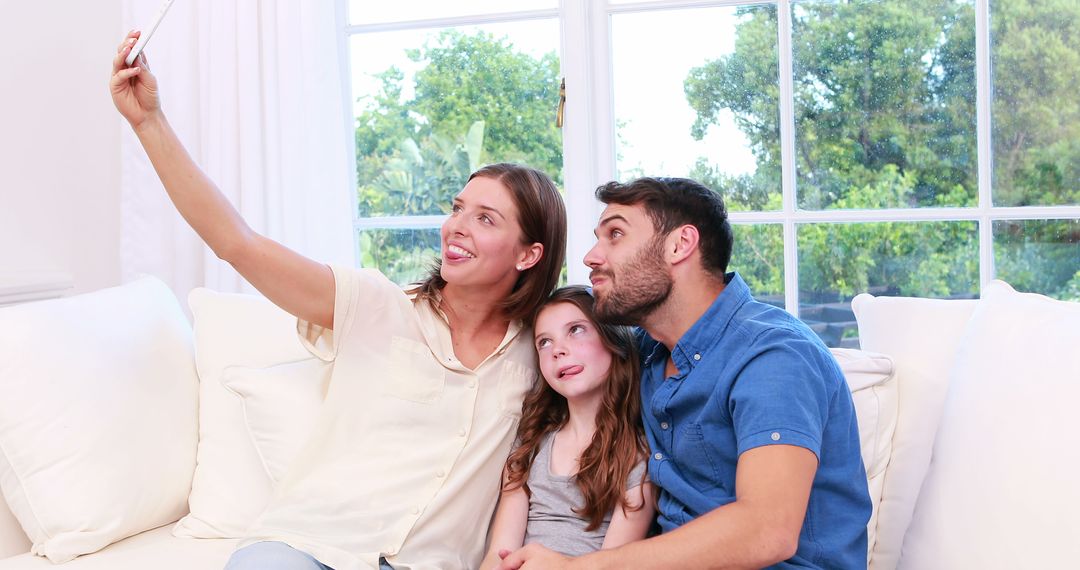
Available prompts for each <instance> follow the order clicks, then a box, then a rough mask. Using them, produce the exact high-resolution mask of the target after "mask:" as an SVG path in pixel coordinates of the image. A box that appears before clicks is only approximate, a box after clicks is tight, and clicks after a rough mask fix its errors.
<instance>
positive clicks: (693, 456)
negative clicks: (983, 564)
mask: <svg viewBox="0 0 1080 570" xmlns="http://www.w3.org/2000/svg"><path fill="white" fill-rule="evenodd" d="M639 335H640V347H641V355H642V382H641V401H642V415H643V418H644V422H645V432H646V435H647V436H648V439H649V445H650V446H651V448H652V450H651V456H650V457H649V477H650V478H651V479H652V481H653V482H654V483H656V484H657V485H658V486H659V487H660V494H659V521H660V526H661V527H662V529H663V531H664V532H668V531H670V530H673V529H675V528H677V527H679V526H680V525H683V524H686V523H687V522H690V521H691V520H693V519H694V518H696V517H699V516H701V515H703V514H705V513H707V512H709V511H711V510H713V509H715V508H717V507H720V506H723V505H726V504H728V503H731V502H734V501H735V468H736V464H737V462H738V460H739V455H740V454H742V453H743V452H744V451H747V450H750V449H753V448H756V447H760V446H763V445H777V444H784V445H796V446H799V447H804V448H806V449H809V450H810V451H812V452H813V453H814V454H815V455H817V457H818V469H817V473H816V475H815V476H814V482H813V487H812V489H811V492H810V504H809V506H808V508H807V512H806V518H805V520H804V521H803V527H802V532H801V534H800V536H799V547H798V551H797V552H796V554H795V556H794V557H793V558H791V559H789V560H787V561H785V562H782V563H780V564H777V565H776V566H774V568H859V569H865V568H866V548H867V544H866V543H867V536H866V523H867V521H869V520H870V510H871V505H870V495H869V491H868V489H867V483H866V471H865V469H864V467H863V463H862V456H861V454H860V451H859V431H858V425H857V423H856V419H855V407H854V404H852V401H851V392H850V391H849V389H848V387H847V383H846V382H845V380H844V377H843V374H842V373H841V372H840V368H839V366H838V365H837V363H836V360H835V359H834V358H833V356H832V354H831V353H830V352H829V349H828V348H826V347H825V345H824V344H823V343H822V342H821V340H820V339H819V338H818V337H817V335H815V334H814V333H813V332H812V331H811V330H810V329H809V328H807V327H806V325H804V324H803V323H801V322H800V321H799V320H798V319H796V318H795V317H793V316H791V315H790V314H789V313H787V312H786V311H783V310H781V309H777V308H776V307H773V306H770V305H767V304H764V303H760V302H758V301H755V300H754V298H753V297H752V296H751V295H750V290H749V288H747V286H746V283H745V282H743V280H742V278H741V277H739V276H738V274H735V273H729V274H728V275H727V286H726V288H725V289H724V291H723V292H722V293H720V295H719V296H718V297H717V299H716V301H715V302H713V304H712V306H711V307H709V310H708V311H706V313H705V314H704V315H703V316H702V317H701V319H699V320H698V321H697V322H696V323H694V325H693V326H692V327H690V330H688V331H687V332H686V334H685V335H683V337H682V338H681V339H679V341H678V343H677V344H676V345H675V349H674V351H673V352H672V353H671V358H672V360H673V361H674V363H675V366H676V368H677V369H678V372H677V373H676V374H675V375H674V376H672V377H670V378H668V377H665V373H664V372H665V367H666V364H667V358H668V354H669V353H668V350H667V348H666V347H665V346H664V345H662V344H660V343H659V342H657V341H656V340H654V339H652V338H651V337H649V336H648V335H647V334H646V333H644V331H640V332H639Z"/></svg>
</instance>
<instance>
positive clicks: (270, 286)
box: [109, 32, 335, 328]
mask: <svg viewBox="0 0 1080 570" xmlns="http://www.w3.org/2000/svg"><path fill="white" fill-rule="evenodd" d="M138 36H139V34H138V33H137V32H132V33H130V34H128V36H127V38H125V40H124V42H123V43H122V44H120V47H119V49H118V50H117V54H116V57H115V58H114V59H113V66H112V73H113V75H112V79H111V81H110V82H109V87H110V90H111V92H112V98H113V103H114V104H115V105H116V108H117V110H119V111H120V114H122V115H123V116H124V118H125V119H127V120H128V122H129V123H131V127H132V129H134V131H135V134H136V135H137V136H138V137H139V142H141V143H142V146H143V148H144V149H145V150H146V154H147V156H148V157H149V158H150V162H151V163H153V165H154V170H156V171H157V174H158V177H159V178H160V179H161V182H162V184H163V185H164V186H165V190H166V191H167V192H168V194H169V198H170V199H171V200H172V202H173V204H174V205H175V206H176V209H177V210H178V211H179V212H180V215H182V216H183V217H184V220H186V221H187V223H188V224H189V225H191V227H192V229H194V230H195V232H196V233H198V234H199V237H200V238H202V240H203V241H204V242H206V245H208V246H210V249H212V250H213V251H214V253H215V254H216V255H217V256H218V257H219V258H221V259H223V260H225V261H227V262H228V263H229V264H231V265H232V266H233V267H235V268H236V270H237V272H239V273H240V275H243V276H244V278H245V279H247V280H248V282H250V283H251V284H252V285H254V286H255V288H256V289H258V290H259V291H260V292H261V293H262V294H264V295H266V297H267V298H268V299H270V300H271V301H273V302H274V303H275V304H277V305H278V306H279V307H281V308H282V309H285V310H286V311H288V312H289V313H291V314H293V315H295V316H297V317H300V318H302V319H304V320H306V321H309V322H312V323H315V324H317V325H320V326H322V327H325V328H332V327H333V325H334V288H335V285H334V275H333V273H332V272H331V271H330V268H329V267H327V266H326V265H323V264H321V263H317V262H315V261H312V260H310V259H308V258H306V257H304V256H303V255H300V254H299V253H296V252H294V251H292V250H290V249H288V248H287V247H285V246H283V245H281V244H279V243H277V242H275V241H273V240H271V239H268V238H266V237H263V236H261V235H259V234H257V233H255V232H254V231H253V230H252V229H251V228H250V227H249V226H248V225H247V224H246V223H245V222H244V220H243V219H242V218H241V217H240V214H239V213H238V212H237V211H236V209H235V208H233V206H232V204H230V203H229V201H228V199H226V198H225V196H224V195H223V194H222V193H221V191H219V190H218V189H217V187H216V186H215V185H214V183H213V182H212V181H211V180H210V179H209V178H208V177H207V176H206V174H204V173H203V172H202V171H201V170H200V169H199V167H198V165H196V164H195V161H194V160H192V159H191V157H190V156H189V155H188V153H187V150H185V149H184V147H183V145H182V144H181V143H180V139H179V138H178V137H177V136H176V133H175V132H173V130H172V127H171V126H170V125H169V122H168V121H167V120H166V119H165V115H164V113H162V111H161V104H160V101H159V99H158V85H157V79H156V78H154V76H153V74H151V73H150V70H149V69H148V68H147V65H148V64H147V61H146V53H145V52H143V53H142V54H140V55H139V57H138V58H137V59H136V63H135V66H134V67H127V66H126V64H125V63H124V58H126V57H127V54H128V52H129V51H130V50H131V47H132V45H133V44H134V43H135V40H136V39H137V38H138Z"/></svg>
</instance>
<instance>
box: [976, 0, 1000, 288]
mask: <svg viewBox="0 0 1080 570" xmlns="http://www.w3.org/2000/svg"><path fill="white" fill-rule="evenodd" d="M991 101H992V93H991V74H990V0H975V121H976V122H975V132H976V135H975V136H976V149H977V150H976V152H977V156H978V159H977V160H978V185H979V205H978V209H979V284H980V288H981V286H982V285H983V284H986V283H988V282H989V281H990V280H991V279H993V278H994V274H995V271H994V229H993V222H992V221H991V214H992V213H993V206H994V203H993V193H992V190H993V162H992V161H993V146H992V132H991V130H990V126H991V124H990V121H991V113H992V109H991Z"/></svg>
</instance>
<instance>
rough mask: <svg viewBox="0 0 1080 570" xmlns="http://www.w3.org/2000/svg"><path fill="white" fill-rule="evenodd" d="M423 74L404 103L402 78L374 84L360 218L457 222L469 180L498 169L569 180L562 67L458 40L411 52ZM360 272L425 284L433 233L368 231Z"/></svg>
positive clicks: (486, 39) (458, 36)
mask: <svg viewBox="0 0 1080 570" xmlns="http://www.w3.org/2000/svg"><path fill="white" fill-rule="evenodd" d="M406 55H407V57H408V58H409V59H410V60H411V61H413V62H415V63H417V64H421V65H422V67H421V69H420V70H419V71H418V72H417V73H416V75H415V77H414V78H413V84H412V92H413V93H414V95H413V96H412V97H411V98H410V99H408V100H405V98H404V95H403V94H404V93H405V88H404V85H403V83H404V81H405V76H404V73H402V72H401V70H400V69H397V68H396V67H391V68H390V69H387V70H385V71H383V72H381V73H379V74H377V75H376V77H377V78H378V79H379V82H380V88H379V90H378V92H377V93H375V94H374V95H371V96H369V97H367V101H366V103H367V104H366V108H365V109H364V110H363V112H361V113H359V115H358V116H357V119H356V148H357V158H356V173H357V180H358V187H357V202H358V215H359V216H361V217H369V216H380V215H399V216H402V215H432V214H445V213H448V212H449V208H450V205H451V200H452V199H453V196H454V195H455V194H457V192H459V191H460V190H461V188H462V186H464V185H465V182H466V181H467V180H468V177H469V174H471V173H472V172H473V171H475V170H476V169H477V168H479V167H480V166H482V165H483V164H488V163H492V162H523V163H525V164H528V165H530V166H532V167H534V168H538V169H540V170H543V171H545V172H547V173H548V174H549V175H551V176H552V178H554V179H555V180H556V182H559V181H560V180H561V177H562V139H561V133H560V131H559V129H558V128H557V127H555V110H556V105H557V104H558V69H559V63H558V59H557V57H556V55H555V53H554V52H551V53H548V54H546V55H544V56H543V57H541V58H539V59H537V58H534V57H532V56H530V55H528V54H525V53H521V52H519V51H517V50H516V49H515V48H514V46H513V44H511V43H510V42H509V40H508V39H506V38H497V37H495V36H492V35H491V34H487V33H484V32H478V33H476V34H473V35H466V34H463V33H461V32H459V31H456V30H449V31H444V32H442V33H440V34H439V35H437V36H435V37H434V38H432V39H431V40H430V41H429V42H428V43H426V44H425V45H424V46H423V47H422V48H419V49H412V50H407V52H406ZM360 250H361V262H362V264H363V265H364V266H365V267H378V268H379V269H381V270H382V271H383V272H384V273H385V274H386V275H387V276H388V277H390V279H392V280H394V281H396V282H398V283H410V282H414V281H416V280H417V279H419V278H422V277H423V276H424V275H425V274H426V272H427V271H428V269H429V266H430V264H431V262H432V260H433V259H434V258H435V257H436V256H437V255H438V251H439V241H438V232H437V231H434V230H369V231H365V232H364V233H362V234H361V236H360Z"/></svg>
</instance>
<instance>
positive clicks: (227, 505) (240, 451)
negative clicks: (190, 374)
mask: <svg viewBox="0 0 1080 570" xmlns="http://www.w3.org/2000/svg"><path fill="white" fill-rule="evenodd" d="M188 303H189V305H190V307H191V312H192V315H193V316H194V320H195V351H196V367H197V368H198V371H199V379H200V382H201V383H200V388H199V401H200V406H199V451H198V467H197V468H196V470H195V478H194V481H193V483H192V489H191V496H190V497H189V500H188V503H189V505H190V507H191V513H190V514H189V515H188V516H186V517H184V518H183V519H182V520H181V521H180V522H179V523H178V524H177V525H176V528H175V529H174V530H173V532H174V534H176V535H177V536H182V537H193V538H239V537H242V536H244V535H245V534H246V531H247V528H248V527H249V526H250V525H251V523H252V522H253V521H254V520H255V517H257V516H258V515H259V514H260V513H261V512H262V510H263V509H264V508H265V507H266V504H267V502H268V501H269V499H270V494H271V492H272V490H273V484H272V481H271V478H270V476H269V475H268V473H267V469H266V467H264V462H263V458H261V457H260V455H259V453H258V451H257V450H256V448H255V446H254V445H253V444H252V433H251V432H250V431H249V429H248V425H247V422H246V421H245V417H244V412H245V410H244V405H243V401H242V400H241V398H240V397H239V396H238V395H237V394H236V393H234V392H233V391H231V390H230V389H229V388H228V387H226V385H225V382H226V379H227V378H230V377H231V378H234V379H236V378H238V377H240V376H246V377H254V376H260V377H263V378H264V379H265V378H269V379H270V383H271V384H273V385H274V386H280V385H282V384H287V383H288V381H289V380H290V378H289V377H287V376H291V374H288V375H287V374H284V373H285V372H295V373H297V375H298V376H299V377H296V378H291V380H294V381H295V382H296V383H298V384H300V385H305V384H307V385H311V384H313V383H317V381H318V380H317V379H315V380H305V378H306V377H307V374H309V373H311V374H315V375H318V374H321V372H320V370H321V369H318V368H303V367H301V368H295V367H294V368H290V367H289V366H285V367H280V365H282V364H287V363H293V362H298V361H306V360H310V359H311V353H310V352H308V351H307V349H306V348H304V346H303V345H302V344H301V343H300V340H299V339H298V337H297V334H296V319H295V317H292V316H291V315H289V314H288V313H286V312H285V311H283V310H281V309H280V308H278V307H276V306H275V305H273V304H272V303H270V302H269V301H267V300H266V299H264V298H262V297H256V296H253V295H239V294H228V293H217V292H214V291H210V290H209V289H195V290H193V291H192V292H191V294H190V295H189V297H188ZM259 370H266V371H267V372H265V373H259V372H252V371H259ZM252 381H254V380H252ZM236 382H237V383H238V384H242V385H248V384H249V383H248V382H246V381H241V380H236ZM270 399H271V400H273V398H272V397H271V398H270ZM275 419H277V420H278V421H283V422H287V421H289V416H288V411H286V410H282V411H280V412H279V415H277V417H276V418H275ZM283 429H287V428H286V427H284V426H283ZM271 455H273V453H272V452H271ZM271 463H273V461H271Z"/></svg>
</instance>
